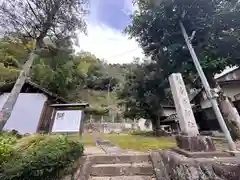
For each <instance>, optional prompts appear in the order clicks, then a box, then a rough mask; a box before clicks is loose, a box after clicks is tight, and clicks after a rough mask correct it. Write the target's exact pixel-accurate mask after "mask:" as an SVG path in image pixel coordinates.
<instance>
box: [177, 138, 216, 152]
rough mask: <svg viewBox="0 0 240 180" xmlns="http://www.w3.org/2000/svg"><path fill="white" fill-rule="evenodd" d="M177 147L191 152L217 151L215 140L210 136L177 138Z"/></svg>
mask: <svg viewBox="0 0 240 180" xmlns="http://www.w3.org/2000/svg"><path fill="white" fill-rule="evenodd" d="M176 142H177V146H178V148H180V149H183V150H185V151H190V152H202V151H203V152H212V151H216V147H215V145H214V142H213V140H212V139H211V137H209V136H185V135H178V136H176Z"/></svg>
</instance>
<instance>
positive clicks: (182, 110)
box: [169, 73, 199, 136]
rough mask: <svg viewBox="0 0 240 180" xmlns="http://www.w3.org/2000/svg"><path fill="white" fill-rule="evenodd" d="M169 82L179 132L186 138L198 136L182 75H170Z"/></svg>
mask: <svg viewBox="0 0 240 180" xmlns="http://www.w3.org/2000/svg"><path fill="white" fill-rule="evenodd" d="M169 82H170V86H171V90H172V95H173V100H174V103H175V107H176V112H177V116H178V119H179V125H180V129H181V131H182V132H183V133H184V134H185V135H188V136H197V135H199V132H198V127H197V123H196V121H195V118H194V115H193V111H192V107H191V104H190V101H189V99H188V94H187V91H186V88H185V85H184V82H183V78H182V75H181V74H180V73H175V74H172V75H171V76H170V77H169Z"/></svg>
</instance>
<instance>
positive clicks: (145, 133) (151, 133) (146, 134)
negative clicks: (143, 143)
mask: <svg viewBox="0 0 240 180" xmlns="http://www.w3.org/2000/svg"><path fill="white" fill-rule="evenodd" d="M130 134H131V135H138V136H154V133H153V131H142V130H135V131H132V132H131V133H130Z"/></svg>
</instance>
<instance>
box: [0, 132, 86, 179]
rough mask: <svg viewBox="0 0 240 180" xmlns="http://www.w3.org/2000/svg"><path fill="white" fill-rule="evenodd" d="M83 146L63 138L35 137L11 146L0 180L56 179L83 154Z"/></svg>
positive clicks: (3, 164)
mask: <svg viewBox="0 0 240 180" xmlns="http://www.w3.org/2000/svg"><path fill="white" fill-rule="evenodd" d="M83 150H84V149H83V145H81V144H80V143H79V142H78V141H74V140H70V139H68V138H67V137H66V136H59V135H55V136H44V135H34V136H29V137H24V138H22V139H20V140H19V142H18V143H17V144H16V145H15V146H14V152H13V153H12V154H13V155H12V156H11V157H10V158H9V159H8V161H5V162H3V163H2V165H1V168H0V179H1V180H33V179H34V180H53V179H54V180H55V179H57V178H59V176H60V174H59V172H60V171H61V170H63V169H64V168H67V167H69V166H70V165H72V164H73V163H74V162H75V161H76V160H77V159H78V158H79V157H81V156H82V154H83Z"/></svg>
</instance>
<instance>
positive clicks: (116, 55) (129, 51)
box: [104, 48, 138, 60]
mask: <svg viewBox="0 0 240 180" xmlns="http://www.w3.org/2000/svg"><path fill="white" fill-rule="evenodd" d="M137 49H138V48H135V49H132V50H128V51H125V52H123V53H120V54H115V55H112V56H109V57H107V58H104V59H106V60H107V59H112V58H115V57H118V56H123V55H125V54H128V53H131V52H133V51H136V50H137Z"/></svg>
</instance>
